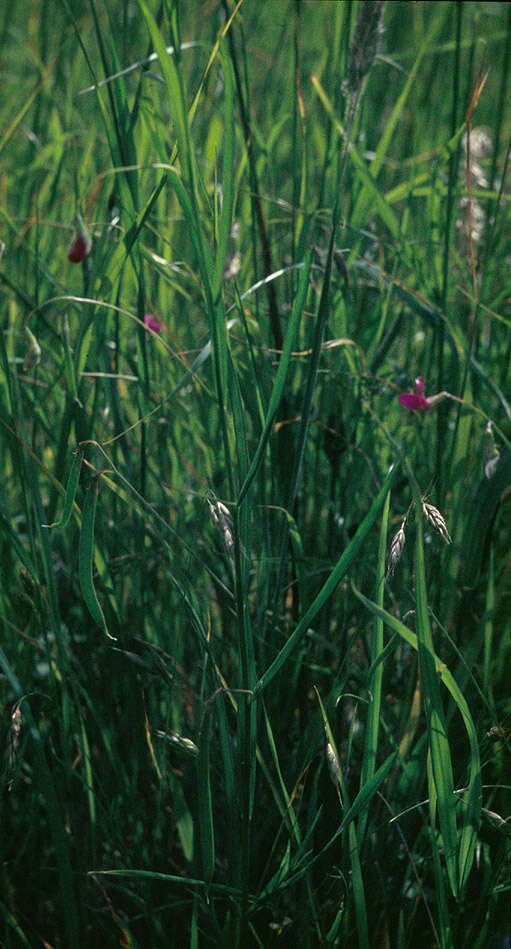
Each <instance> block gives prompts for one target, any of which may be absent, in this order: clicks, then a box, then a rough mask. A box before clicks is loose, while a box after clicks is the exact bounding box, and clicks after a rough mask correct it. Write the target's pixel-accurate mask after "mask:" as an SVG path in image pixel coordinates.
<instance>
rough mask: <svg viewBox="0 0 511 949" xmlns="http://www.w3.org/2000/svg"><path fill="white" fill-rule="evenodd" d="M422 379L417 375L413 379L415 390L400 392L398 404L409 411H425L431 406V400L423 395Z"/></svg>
mask: <svg viewBox="0 0 511 949" xmlns="http://www.w3.org/2000/svg"><path fill="white" fill-rule="evenodd" d="M423 390H424V379H423V378H422V376H419V378H418V379H416V380H415V392H402V393H401V395H400V396H399V404H400V405H402V406H403V408H404V409H408V410H409V411H410V412H414V411H416V412H425V411H426V410H427V409H430V408H431V406H432V401H431V400H430V399H427V398H426V396H425V395H423V394H422V393H423Z"/></svg>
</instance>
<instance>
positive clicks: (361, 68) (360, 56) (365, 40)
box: [343, 0, 385, 95]
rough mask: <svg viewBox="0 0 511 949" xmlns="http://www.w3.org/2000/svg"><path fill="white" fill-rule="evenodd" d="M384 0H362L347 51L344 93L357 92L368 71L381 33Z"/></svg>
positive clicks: (374, 56)
mask: <svg viewBox="0 0 511 949" xmlns="http://www.w3.org/2000/svg"><path fill="white" fill-rule="evenodd" d="M384 9H385V0H363V2H362V3H361V5H360V12H359V14H358V17H357V22H356V24H355V30H354V33H353V39H352V41H351V45H350V48H349V53H348V66H347V70H346V78H345V80H344V82H343V92H344V93H345V95H353V94H356V93H358V92H359V90H360V86H361V83H362V80H363V79H364V77H365V76H367V74H368V73H369V72H370V70H371V68H372V66H373V63H374V61H375V59H376V54H377V53H378V48H379V45H380V40H381V37H382V35H383V11H384Z"/></svg>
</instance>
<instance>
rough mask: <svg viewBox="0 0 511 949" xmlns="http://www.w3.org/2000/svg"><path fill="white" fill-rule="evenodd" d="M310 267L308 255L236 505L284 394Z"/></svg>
mask: <svg viewBox="0 0 511 949" xmlns="http://www.w3.org/2000/svg"><path fill="white" fill-rule="evenodd" d="M310 266H311V255H310V253H309V254H308V255H307V257H306V258H305V261H304V264H303V269H302V271H301V273H300V279H299V284H298V289H297V293H296V297H295V301H294V304H293V310H292V312H291V318H290V320H289V324H288V328H287V332H286V336H285V340H284V346H283V349H282V355H281V357H280V360H279V366H278V369H277V375H276V377H275V382H274V385H273V389H272V393H271V396H270V402H269V405H268V411H267V413H266V419H265V423H264V429H263V431H262V433H261V437H260V439H259V442H258V445H257V448H256V451H255V454H254V457H253V459H252V464H251V465H250V469H249V471H248V473H247V476H246V478H245V480H244V482H243V485H242V487H241V490H240V493H239V497H238V504H241V502H242V501H243V499H244V497H245V495H246V493H247V491H248V489H249V487H250V485H251V483H252V481H253V480H254V477H255V475H256V473H257V470H258V468H259V465H260V464H261V459H262V455H263V452H264V449H265V447H266V444H267V442H268V439H269V437H270V435H271V432H272V428H273V424H274V421H275V418H276V415H277V412H278V408H279V405H280V402H281V399H282V396H283V393H284V388H285V384H286V378H287V372H288V369H289V362H290V359H291V351H292V349H293V343H294V340H295V337H296V333H297V330H298V325H299V322H300V319H301V316H302V312H303V307H304V304H305V297H306V294H307V287H308V284H309V273H310Z"/></svg>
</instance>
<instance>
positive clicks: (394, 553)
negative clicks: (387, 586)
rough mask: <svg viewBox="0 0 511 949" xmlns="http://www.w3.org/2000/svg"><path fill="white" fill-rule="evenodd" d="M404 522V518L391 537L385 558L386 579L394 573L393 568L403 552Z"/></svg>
mask: <svg viewBox="0 0 511 949" xmlns="http://www.w3.org/2000/svg"><path fill="white" fill-rule="evenodd" d="M405 524H406V518H405V520H404V521H403V523H402V524H401V527H400V528H399V530H398V532H397V534H395V535H394V537H393V538H392V542H391V545H390V551H389V557H388V560H387V573H386V579H387V580H388V578H389V577H391V576H392V574H393V573H394V570H395V569H396V566H397V564H398V563H399V561H400V560H401V554H402V553H403V547H404V546H405V542H406V534H405Z"/></svg>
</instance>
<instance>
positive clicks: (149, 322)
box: [144, 313, 161, 333]
mask: <svg viewBox="0 0 511 949" xmlns="http://www.w3.org/2000/svg"><path fill="white" fill-rule="evenodd" d="M144 323H145V325H146V326H147V327H148V328H149V329H150V330H152V331H153V333H161V323H158V320H155V318H154V316H151V314H150V313H146V315H145V316H144Z"/></svg>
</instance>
